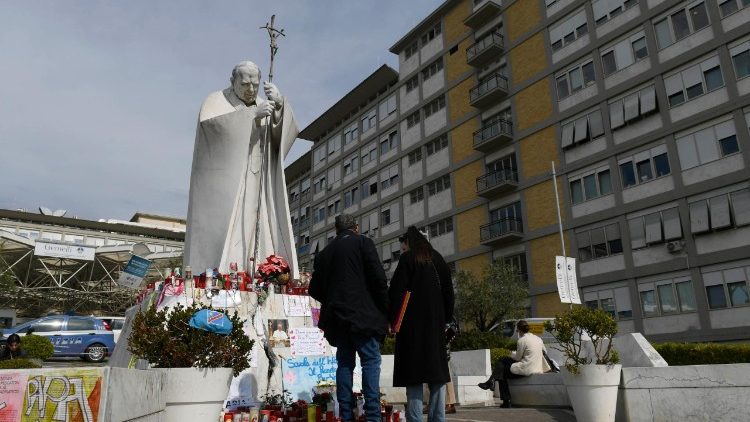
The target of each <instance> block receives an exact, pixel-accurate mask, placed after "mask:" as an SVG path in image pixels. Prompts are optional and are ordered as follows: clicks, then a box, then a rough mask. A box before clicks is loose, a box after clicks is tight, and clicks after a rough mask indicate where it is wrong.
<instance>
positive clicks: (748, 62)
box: [729, 0, 750, 79]
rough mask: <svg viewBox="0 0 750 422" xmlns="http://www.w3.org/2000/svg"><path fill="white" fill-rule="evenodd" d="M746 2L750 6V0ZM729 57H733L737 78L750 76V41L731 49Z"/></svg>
mask: <svg viewBox="0 0 750 422" xmlns="http://www.w3.org/2000/svg"><path fill="white" fill-rule="evenodd" d="M730 1H734V0H730ZM745 1H747V3H748V4H750V0H745ZM729 55H730V56H732V63H733V64H734V74H735V75H736V76H737V79H742V78H745V77H747V76H750V41H746V42H744V43H742V44H740V45H737V46H734V47H731V48H730V49H729Z"/></svg>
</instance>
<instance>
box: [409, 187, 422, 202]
mask: <svg viewBox="0 0 750 422" xmlns="http://www.w3.org/2000/svg"><path fill="white" fill-rule="evenodd" d="M423 200H424V189H423V188H422V187H421V186H420V187H418V188H416V189H414V190H413V191H411V192H409V203H410V204H411V205H414V204H416V203H417V202H422V201H423Z"/></svg>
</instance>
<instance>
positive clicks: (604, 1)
mask: <svg viewBox="0 0 750 422" xmlns="http://www.w3.org/2000/svg"><path fill="white" fill-rule="evenodd" d="M636 4H638V1H637V0H596V1H594V2H592V3H591V6H592V7H593V9H594V22H596V25H597V26H599V25H601V24H603V23H605V22H607V21H609V20H610V19H612V18H613V17H615V16H617V15H619V14H620V13H622V12H623V11H625V10H627V9H629V8H630V7H632V6H635V5H636Z"/></svg>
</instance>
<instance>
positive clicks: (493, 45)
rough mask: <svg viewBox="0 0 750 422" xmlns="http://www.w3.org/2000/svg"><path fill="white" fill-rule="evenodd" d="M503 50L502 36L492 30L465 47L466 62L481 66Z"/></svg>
mask: <svg viewBox="0 0 750 422" xmlns="http://www.w3.org/2000/svg"><path fill="white" fill-rule="evenodd" d="M502 52H503V36H502V35H500V34H499V33H497V32H492V33H490V34H489V35H486V36H485V37H482V39H480V40H479V41H477V42H475V43H474V44H472V45H471V46H469V47H468V48H467V49H466V63H468V64H469V65H470V66H477V67H478V66H482V65H484V64H485V63H487V62H489V61H490V60H491V59H493V58H496V57H495V56H496V55H499V54H501V53H502Z"/></svg>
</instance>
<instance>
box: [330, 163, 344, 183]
mask: <svg viewBox="0 0 750 422" xmlns="http://www.w3.org/2000/svg"><path fill="white" fill-rule="evenodd" d="M339 180H341V167H340V166H338V165H336V166H333V167H331V168H329V169H328V185H329V186H330V185H333V184H334V183H336V182H338V181H339Z"/></svg>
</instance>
